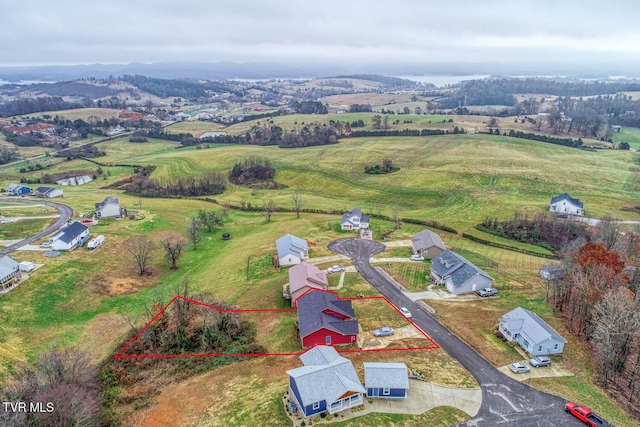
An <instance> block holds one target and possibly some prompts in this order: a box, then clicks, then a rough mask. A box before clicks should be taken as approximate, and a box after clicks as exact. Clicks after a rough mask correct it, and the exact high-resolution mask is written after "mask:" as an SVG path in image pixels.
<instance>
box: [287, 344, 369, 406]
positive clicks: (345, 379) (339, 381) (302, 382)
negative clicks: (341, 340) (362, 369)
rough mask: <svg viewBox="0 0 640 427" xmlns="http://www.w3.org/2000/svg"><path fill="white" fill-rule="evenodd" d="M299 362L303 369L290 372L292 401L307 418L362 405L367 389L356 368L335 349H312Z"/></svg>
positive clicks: (288, 372)
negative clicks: (363, 385)
mask: <svg viewBox="0 0 640 427" xmlns="http://www.w3.org/2000/svg"><path fill="white" fill-rule="evenodd" d="M300 360H301V361H302V363H303V365H304V366H301V367H299V368H295V369H291V370H289V371H287V374H288V375H289V398H290V400H291V401H292V402H293V403H294V404H295V406H296V407H297V409H299V410H300V412H301V413H302V414H303V415H304V416H305V417H310V416H312V415H314V414H318V413H320V412H324V411H326V412H328V413H329V414H335V413H336V412H340V411H344V410H346V409H350V408H354V407H357V406H360V405H362V404H363V397H362V395H363V393H365V389H364V387H362V383H361V382H360V378H358V374H357V373H356V370H355V369H354V368H353V364H352V363H351V361H350V360H349V359H346V358H344V357H342V356H340V355H339V354H338V352H337V351H336V350H335V349H334V348H333V347H330V346H317V347H313V348H312V349H311V350H309V351H307V352H305V353H303V354H302V355H300Z"/></svg>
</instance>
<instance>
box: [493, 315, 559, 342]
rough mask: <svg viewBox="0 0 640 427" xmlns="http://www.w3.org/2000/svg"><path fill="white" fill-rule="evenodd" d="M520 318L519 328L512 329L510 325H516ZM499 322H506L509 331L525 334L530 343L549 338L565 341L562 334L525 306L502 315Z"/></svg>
mask: <svg viewBox="0 0 640 427" xmlns="http://www.w3.org/2000/svg"><path fill="white" fill-rule="evenodd" d="M519 320H521V321H522V324H521V325H520V328H519V330H514V329H513V327H512V326H517V321H519ZM500 322H501V323H507V324H508V325H509V330H510V331H511V332H517V333H520V334H524V335H526V336H527V337H528V338H529V339H530V340H531V341H532V344H534V345H535V344H537V343H541V342H544V341H546V340H548V339H550V338H552V339H555V340H557V341H562V342H564V343H566V342H567V340H565V339H564V338H562V336H561V335H560V334H559V333H558V332H557V331H556V330H555V329H553V328H552V327H551V326H550V325H549V324H548V323H547V322H545V321H544V320H542V319H541V318H540V317H539V316H538V315H537V314H535V313H534V312H532V311H530V310H527V309H526V308H522V307H517V308H514V309H513V310H511V311H510V312H508V313H507V314H505V315H504V316H502V319H500Z"/></svg>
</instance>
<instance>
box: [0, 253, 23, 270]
mask: <svg viewBox="0 0 640 427" xmlns="http://www.w3.org/2000/svg"><path fill="white" fill-rule="evenodd" d="M19 266H20V264H19V263H18V261H16V260H15V259H13V258H9V257H8V256H3V257H1V258H0V267H7V268H11V269H17V268H19Z"/></svg>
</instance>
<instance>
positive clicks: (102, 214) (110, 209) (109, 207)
mask: <svg viewBox="0 0 640 427" xmlns="http://www.w3.org/2000/svg"><path fill="white" fill-rule="evenodd" d="M115 216H120V200H118V198H117V197H107V198H105V199H104V200H103V201H102V202H100V203H96V217H98V218H108V217H115Z"/></svg>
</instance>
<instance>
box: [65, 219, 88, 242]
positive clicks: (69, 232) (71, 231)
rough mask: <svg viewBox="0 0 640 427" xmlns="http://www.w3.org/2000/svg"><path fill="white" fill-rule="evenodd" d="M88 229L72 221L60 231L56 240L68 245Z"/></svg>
mask: <svg viewBox="0 0 640 427" xmlns="http://www.w3.org/2000/svg"><path fill="white" fill-rule="evenodd" d="M88 229H89V227H87V226H86V225H84V224H82V223H81V222H78V221H73V222H72V223H71V224H69V225H67V226H66V227H65V228H63V229H62V230H60V233H59V234H60V237H58V240H61V241H63V242H64V243H69V242H71V241H72V240H73V239H75V238H76V237H78V236H79V235H81V234H82V233H83V232H84V231H85V230H88Z"/></svg>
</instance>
